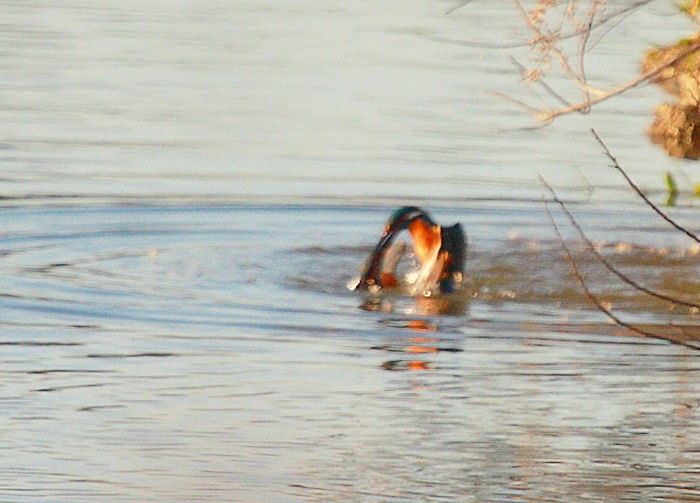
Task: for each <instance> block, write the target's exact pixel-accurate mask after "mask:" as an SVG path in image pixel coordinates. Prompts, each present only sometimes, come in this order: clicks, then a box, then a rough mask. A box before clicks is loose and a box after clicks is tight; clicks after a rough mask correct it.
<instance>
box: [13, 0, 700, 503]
mask: <svg viewBox="0 0 700 503" xmlns="http://www.w3.org/2000/svg"><path fill="white" fill-rule="evenodd" d="M53 5H54V6H53V7H43V6H39V5H33V4H30V3H27V2H5V3H4V4H3V6H2V7H0V13H2V19H3V29H2V33H1V35H0V54H2V58H0V65H2V71H1V72H0V90H1V91H2V92H1V93H0V95H1V96H2V99H1V101H0V105H1V108H0V114H1V117H2V121H1V122H0V124H1V125H0V127H1V128H2V138H1V139H0V169H1V171H0V188H1V189H2V193H1V194H0V196H2V199H1V200H0V211H2V216H3V218H2V227H0V358H1V359H0V363H1V365H0V383H1V386H0V390H1V391H0V397H1V398H0V399H1V401H2V402H1V403H2V405H3V406H2V407H1V408H0V426H1V428H2V432H3V434H2V435H1V436H0V447H2V449H1V450H0V500H1V501H3V502H4V501H8V502H15V501H22V502H24V501H47V502H48V501H51V502H55V501H66V502H73V501H76V502H82V501H85V502H87V501H90V502H92V501H146V502H148V501H159V502H160V501H162V502H165V501H168V502H170V501H183V502H185V501H187V502H190V501H232V502H292V501H314V502H315V501H348V502H349V501H353V502H354V501H377V502H394V501H396V502H419V501H420V502H422V501H506V500H514V499H519V500H526V501H562V502H568V501H601V500H604V501H666V500H673V501H698V499H700V468H699V467H700V352H698V351H697V350H694V349H692V348H689V347H685V346H682V345H677V344H670V343H667V342H665V341H659V340H655V339H644V338H640V337H636V336H634V335H631V334H629V333H627V332H625V331H623V330H621V329H619V328H617V327H615V326H614V325H612V324H610V323H609V322H608V321H607V320H606V319H605V318H604V317H603V316H602V315H601V314H600V313H599V312H598V311H596V310H595V309H593V308H592V307H591V306H590V303H589V302H588V301H587V299H586V297H585V296H584V295H583V293H581V291H580V289H579V288H578V286H577V284H576V283H575V281H574V280H573V278H572V277H571V274H570V269H569V265H568V264H567V263H566V261H565V260H564V258H563V256H562V252H561V247H560V244H559V242H558V241H557V239H556V237H555V235H554V233H553V231H552V228H551V226H550V224H549V222H548V220H547V216H546V213H545V212H544V208H543V203H542V202H541V198H542V194H543V190H542V188H541V186H540V184H539V183H538V181H537V175H538V174H541V175H543V176H544V177H546V178H547V179H548V180H549V181H550V182H551V183H552V184H553V185H555V187H556V188H557V190H558V191H559V193H560V194H561V195H562V196H564V197H566V198H567V200H568V201H570V203H571V204H570V206H571V209H572V211H573V212H574V214H575V215H576V218H577V219H578V221H579V222H580V223H581V225H582V226H583V227H584V228H585V229H586V231H587V232H588V234H589V236H590V237H591V239H592V240H593V241H594V242H595V243H596V244H597V245H599V246H600V249H601V252H602V253H603V254H604V255H605V256H606V257H607V258H608V259H610V260H611V261H613V262H615V263H616V264H618V265H620V267H622V268H624V270H625V272H627V273H628V274H630V275H631V276H633V277H635V278H637V279H639V280H640V281H641V282H644V284H645V285H648V286H650V287H653V288H656V289H662V290H664V291H666V292H668V293H670V294H672V295H676V296H679V297H683V298H685V299H687V300H689V301H692V302H698V301H699V300H700V283H699V282H698V277H699V275H698V272H699V271H700V253H699V249H698V247H697V245H694V244H693V242H692V241H689V240H688V239H686V238H684V237H682V236H681V235H679V234H678V233H675V232H673V231H672V230H670V229H668V228H667V227H666V226H665V225H664V224H663V222H662V221H660V219H659V218H658V217H656V216H655V215H653V214H652V213H651V212H649V211H648V210H647V209H645V208H644V207H643V206H641V205H640V204H639V202H638V201H637V200H636V199H635V198H634V197H632V195H631V194H630V193H629V191H628V190H627V189H626V188H625V186H624V184H623V182H622V181H621V180H619V178H618V177H617V176H615V173H614V172H612V171H611V170H610V168H609V167H608V166H607V164H608V162H607V160H606V159H605V158H604V156H603V155H601V153H600V148H599V147H597V146H596V144H595V143H594V141H593V140H592V139H591V138H590V135H589V134H588V133H587V130H588V128H590V127H595V128H596V129H597V130H598V131H599V133H600V134H601V136H603V137H604V138H605V139H606V141H607V142H608V144H609V146H610V147H611V148H612V149H613V151H614V152H615V153H616V155H617V156H618V158H619V159H620V161H621V162H622V163H623V165H624V166H625V167H627V168H628V170H629V172H630V174H631V175H632V176H633V177H634V178H635V179H636V180H638V181H639V183H640V184H642V185H643V186H645V187H647V188H649V189H650V190H651V194H652V195H654V197H655V198H656V199H657V200H658V201H660V202H662V201H663V194H662V193H661V192H660V189H662V188H663V174H664V173H665V171H667V170H672V171H673V172H674V173H675V174H676V175H677V177H678V179H679V180H681V181H683V183H685V181H687V183H688V184H690V183H692V181H693V180H696V179H697V168H696V167H695V165H692V164H690V165H689V164H683V163H678V162H677V161H671V160H668V159H667V158H665V157H664V154H663V153H662V152H661V151H659V150H658V149H656V148H654V147H652V146H650V145H648V144H647V143H646V139H645V137H644V130H645V128H646V127H647V125H648V124H649V123H650V122H651V120H652V110H653V107H654V106H655V104H656V103H657V102H658V101H659V100H662V99H664V96H663V95H661V94H660V93H659V92H657V91H656V90H655V89H652V88H648V87H646V88H645V87H643V88H640V89H637V90H634V91H633V92H632V93H630V94H629V95H626V96H625V97H623V98H621V99H619V100H613V101H610V102H609V103H606V104H604V105H603V106H602V107H601V108H600V109H598V110H596V111H595V112H594V113H593V114H591V115H590V116H586V117H571V118H564V119H563V120H562V121H560V122H557V123H555V124H553V125H552V126H550V127H548V128H545V129H535V130H532V129H524V128H523V126H529V125H531V124H532V122H531V119H530V118H529V117H528V116H526V115H522V114H521V113H520V111H519V110H517V109H514V107H513V105H511V104H509V103H506V102H504V101H501V100H499V99H497V98H495V97H493V96H491V95H489V94H487V93H485V91H488V90H495V91H500V92H508V93H510V94H513V95H515V96H517V97H519V98H522V99H532V97H531V96H530V95H529V94H528V93H527V92H526V91H523V90H522V89H521V88H519V87H518V77H517V76H516V75H514V73H513V70H512V66H511V64H510V63H509V61H508V56H510V55H514V56H516V57H518V58H522V60H523V61H525V60H526V58H527V57H528V55H527V53H526V52H525V51H523V50H522V49H518V48H515V49H509V50H491V49H485V48H482V47H465V46H458V45H449V44H445V43H438V42H436V41H435V40H433V39H432V38H431V37H432V36H445V37H456V38H460V39H465V38H469V37H472V38H470V40H473V41H477V42H480V43H483V44H491V43H502V42H503V40H504V39H505V40H513V39H516V40H517V33H516V31H515V30H516V29H517V28H519V20H518V16H517V14H516V13H515V12H514V11H513V10H512V7H511V4H510V3H508V2H503V4H501V3H500V2H474V5H469V6H466V7H463V8H462V9H459V10H458V11H455V12H454V13H453V14H451V15H449V16H446V15H445V12H446V10H447V9H449V8H450V7H452V6H453V4H449V3H445V2H437V1H427V0H424V1H417V0H411V1H408V2H401V3H397V2H355V3H350V4H348V3H347V2H334V1H332V2H324V3H323V4H322V5H316V4H314V3H313V2H308V1H306V0H298V1H294V2H286V3H284V5H278V4H275V3H266V2H259V1H256V2H248V1H247V0H243V1H239V2H234V3H228V2H215V1H208V2H199V3H197V4H195V3H190V2H184V1H175V2H172V1H171V2H167V3H166V2H149V3H144V2H130V1H126V2H120V3H119V5H118V6H115V5H113V4H112V3H109V2H85V1H84V0H83V1H80V0H75V1H72V2H71V1H61V2H56V3H54V4H53ZM672 12H673V11H672V9H671V8H670V7H669V6H668V5H666V4H663V3H659V5H658V6H652V8H648V9H647V10H645V11H640V12H638V13H635V14H634V15H633V16H631V17H629V18H626V19H625V22H624V23H622V24H620V25H618V26H617V27H616V28H615V29H614V30H612V31H610V32H607V33H606V34H602V33H601V35H600V36H598V38H596V39H595V44H594V49H593V51H592V52H591V55H590V58H591V63H590V68H589V70H588V71H589V74H590V75H591V77H592V78H593V79H596V82H597V83H598V84H599V85H609V83H610V82H612V81H617V80H626V79H629V78H633V77H634V75H635V72H636V71H637V60H635V59H634V57H632V56H630V53H632V54H635V53H639V54H641V53H642V52H643V51H644V50H646V48H648V47H649V45H650V44H654V43H664V42H670V41H673V40H674V38H678V37H679V36H682V35H687V34H688V33H687V30H689V27H688V26H687V25H686V24H684V22H683V20H682V19H680V18H677V17H673V16H671V15H670V14H672ZM486 26H487V27H489V29H488V30H486V29H485V28H484V27H486ZM679 33H680V35H679ZM630 48H633V50H631V49H630ZM611 68H612V69H614V71H615V72H616V74H615V75H614V77H615V78H613V75H612V72H611ZM553 82H554V83H560V84H562V85H564V84H565V81H564V80H563V79H559V80H557V79H556V78H555V79H554V81H553ZM696 183H697V181H696ZM655 190H658V192H655ZM408 203H411V204H419V205H421V206H424V207H425V208H426V209H428V210H429V211H431V213H432V214H433V215H434V216H435V218H436V219H437V220H439V221H440V222H444V223H446V224H450V223H452V222H456V221H459V222H461V223H462V224H463V226H464V228H465V229H466V231H467V233H468V235H469V246H470V255H469V260H468V265H467V276H468V278H469V282H468V285H467V288H466V291H465V292H464V293H463V294H460V295H458V296H457V297H455V298H450V299H445V298H443V299H440V298H438V299H413V298H408V297H402V296H396V297H388V298H385V299H383V301H382V302H381V303H380V304H372V303H369V304H368V303H367V302H366V301H365V299H364V298H363V297H362V295H359V294H357V293H354V292H350V291H349V290H348V289H347V288H346V284H347V282H348V281H349V280H350V279H351V278H352V277H353V275H354V274H356V273H357V271H358V269H359V267H360V266H361V265H362V263H363V261H364V259H365V258H366V256H367V254H368V252H369V251H370V249H371V248H372V246H373V244H374V243H375V242H376V240H377V238H378V237H379V233H380V232H381V230H382V227H383V224H384V222H385V220H386V218H387V216H388V215H389V213H390V212H391V211H392V210H393V209H394V208H395V207H396V206H398V205H401V204H408ZM554 210H556V208H554ZM697 211H698V202H697V200H696V199H695V200H694V199H693V198H691V197H682V198H681V200H680V204H679V206H678V207H676V208H673V209H670V210H669V212H670V214H671V215H672V216H673V217H674V218H676V219H677V220H679V221H680V222H683V223H684V224H686V225H688V226H696V223H697ZM555 218H556V221H557V222H558V224H559V225H560V226H561V227H562V230H563V232H564V234H565V237H566V238H567V240H569V242H570V243H571V245H572V249H573V250H574V253H575V255H576V257H577V260H579V262H580V264H581V266H582V269H583V270H584V272H585V274H586V277H587V279H588V281H589V285H590V287H591V289H592V290H594V291H595V292H596V293H597V294H599V295H601V297H602V298H604V299H605V301H606V302H609V303H610V305H611V306H612V307H613V308H616V312H617V313H618V314H619V315H620V316H621V317H623V318H624V319H625V320H627V321H632V322H636V323H640V324H643V325H644V327H646V328H648V329H649V330H652V331H660V330H668V329H667V327H666V325H668V324H669V323H673V324H675V325H677V328H676V329H674V330H676V331H677V332H683V333H685V334H686V335H687V336H689V337H691V338H692V337H695V338H698V337H700V335H699V334H698V333H697V332H698V328H697V327H698V321H699V318H698V316H699V315H698V313H697V312H695V313H694V312H692V311H691V310H688V309H675V310H672V309H669V308H668V307H667V306H665V305H663V304H662V303H660V302H655V301H651V300H649V299H647V298H645V297H644V296H642V295H640V294H638V293H635V292H634V291H631V290H630V289H629V288H628V287H626V286H625V285H624V284H622V283H620V282H619V281H617V280H615V279H614V278H612V277H611V276H610V275H609V274H607V273H606V272H605V271H604V270H603V269H602V268H601V267H600V266H597V265H596V264H594V263H593V262H592V261H591V260H590V257H588V256H587V254H586V253H585V250H584V249H583V248H582V247H581V245H577V244H576V242H577V240H578V239H579V238H578V236H577V234H576V233H575V231H574V230H573V229H572V228H571V225H570V224H569V222H568V221H567V220H566V218H564V217H563V216H562V214H561V213H560V212H557V211H555Z"/></svg>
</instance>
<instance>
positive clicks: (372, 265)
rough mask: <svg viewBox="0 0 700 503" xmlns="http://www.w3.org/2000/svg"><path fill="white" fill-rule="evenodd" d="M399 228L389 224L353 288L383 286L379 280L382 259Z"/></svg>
mask: <svg viewBox="0 0 700 503" xmlns="http://www.w3.org/2000/svg"><path fill="white" fill-rule="evenodd" d="M399 229H400V228H398V227H392V226H387V228H386V231H385V232H384V235H383V236H382V237H381V239H380V240H379V242H378V243H377V245H376V246H375V247H374V251H373V252H372V254H371V255H370V256H369V259H368V260H367V264H366V265H365V268H364V270H363V271H362V275H361V276H360V280H359V281H358V283H357V285H355V288H353V290H354V289H357V288H371V287H373V286H375V285H376V286H377V287H381V286H382V285H381V283H380V281H379V275H380V273H381V272H382V259H383V258H384V252H385V250H386V249H387V248H388V247H389V245H391V242H392V241H393V240H394V237H395V236H396V234H397V231H398V230H399Z"/></svg>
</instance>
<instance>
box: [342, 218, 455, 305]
mask: <svg viewBox="0 0 700 503" xmlns="http://www.w3.org/2000/svg"><path fill="white" fill-rule="evenodd" d="M404 229H408V231H409V232H410V233H411V237H412V241H413V250H414V252H415V254H416V257H417V258H418V260H419V261H420V263H421V268H420V270H419V271H418V273H417V276H416V278H415V280H414V281H413V282H412V284H411V286H410V290H411V291H412V292H413V293H416V294H422V295H432V294H433V293H437V292H438V291H439V292H442V293H450V292H453V291H454V290H455V289H456V288H457V287H458V285H459V284H460V283H462V281H463V271H464V261H465V256H466V249H467V245H466V240H465V236H464V232H463V231H462V226H461V225H460V224H454V225H452V226H450V227H442V226H441V225H438V224H436V223H435V222H434V221H433V220H432V219H431V218H430V215H428V213H426V212H425V211H424V210H422V209H420V208H418V207H416V206H404V207H403V208H400V209H398V210H396V211H395V212H394V213H393V214H392V215H391V217H390V218H389V220H388V221H387V224H386V228H385V230H384V234H383V235H382V237H381V239H380V240H379V243H377V246H375V248H374V251H373V252H372V254H371V255H370V257H369V259H368V261H367V263H366V264H365V268H364V269H363V271H362V275H361V276H360V279H359V280H358V282H357V284H356V285H355V288H354V289H363V290H369V291H370V292H378V291H380V290H381V289H382V288H390V287H395V286H398V280H397V279H396V277H395V276H394V267H395V266H396V263H397V262H398V260H399V259H400V258H401V257H400V254H401V253H402V252H403V249H402V248H401V249H399V250H398V254H399V256H398V257H397V256H396V255H397V253H396V246H392V243H393V241H394V238H395V237H396V236H397V235H398V234H399V233H400V232H401V231H402V230H404ZM397 244H399V243H397Z"/></svg>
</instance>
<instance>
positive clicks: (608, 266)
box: [539, 176, 700, 309]
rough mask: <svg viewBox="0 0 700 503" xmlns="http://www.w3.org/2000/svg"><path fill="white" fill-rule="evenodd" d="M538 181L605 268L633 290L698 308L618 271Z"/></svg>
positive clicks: (676, 303)
mask: <svg viewBox="0 0 700 503" xmlns="http://www.w3.org/2000/svg"><path fill="white" fill-rule="evenodd" d="M539 178H540V181H541V182H542V184H543V185H544V186H545V187H546V188H547V190H549V192H550V193H551V194H552V201H554V202H555V203H557V204H558V205H559V206H560V207H561V209H562V210H563V211H564V214H565V215H566V217H567V218H568V219H569V222H571V225H573V226H574V228H575V229H576V231H577V232H578V234H579V236H581V239H583V241H584V243H586V247H587V248H588V251H590V252H591V254H593V256H594V257H595V258H596V260H598V262H600V263H601V264H602V265H603V266H605V268H606V269H607V270H608V271H610V272H611V273H613V274H614V275H615V276H617V277H618V278H620V279H621V280H622V281H624V282H625V283H627V284H628V285H630V286H631V287H632V288H634V289H635V290H638V291H640V292H644V293H645V294H647V295H650V296H652V297H656V298H657V299H661V300H664V301H666V302H669V303H671V304H675V305H679V306H685V307H690V308H697V309H700V304H694V303H692V302H686V301H683V300H680V299H674V298H673V297H669V296H668V295H664V294H662V293H658V292H656V291H654V290H651V289H649V288H646V287H644V286H642V285H640V284H639V283H637V282H636V281H635V280H633V279H632V278H630V277H629V276H627V275H626V274H624V273H623V272H621V271H619V270H618V269H617V267H615V266H614V265H612V264H611V263H610V262H609V261H608V260H607V259H606V258H605V257H603V256H602V255H601V254H600V253H598V250H596V248H595V245H594V244H593V243H592V242H591V240H590V239H588V236H586V234H585V233H584V232H583V229H581V226H580V225H579V224H578V222H577V221H576V219H575V218H574V216H573V215H572V214H571V212H569V209H568V208H567V207H566V204H564V201H562V200H561V199H559V197H558V196H557V194H556V192H554V189H553V188H552V187H551V186H550V185H549V184H548V183H547V181H546V180H545V179H544V178H542V177H541V176H540V177H539Z"/></svg>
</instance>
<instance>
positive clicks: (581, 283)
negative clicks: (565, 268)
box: [544, 200, 700, 349]
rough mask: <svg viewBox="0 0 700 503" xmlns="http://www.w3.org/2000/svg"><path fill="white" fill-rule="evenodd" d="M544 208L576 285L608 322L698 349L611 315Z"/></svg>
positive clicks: (633, 331)
mask: <svg viewBox="0 0 700 503" xmlns="http://www.w3.org/2000/svg"><path fill="white" fill-rule="evenodd" d="M544 208H545V211H546V212H547V216H548V217H549V221H550V223H551V225H552V228H553V229H554V232H555V233H556V235H557V238H558V239H559V242H560V243H561V246H562V250H563V251H564V255H565V256H566V260H567V262H568V263H569V265H570V266H571V270H572V272H573V274H574V277H575V278H576V281H577V283H578V284H579V286H580V287H581V289H582V290H583V292H584V293H585V294H586V297H587V298H588V300H589V301H590V302H591V303H592V304H593V305H594V306H596V307H597V308H598V310H599V311H601V312H602V313H603V314H605V316H607V317H608V318H609V319H610V320H612V321H613V322H614V323H615V324H616V325H618V326H620V327H623V328H626V329H627V330H629V331H630V332H632V333H635V334H637V335H640V336H642V337H649V338H652V339H663V340H666V341H669V342H673V343H674V344H680V345H683V346H686V347H689V348H692V349H700V348H699V347H697V346H695V345H693V344H690V343H689V342H688V341H687V340H685V339H684V338H682V337H677V336H674V335H671V334H659V333H655V332H649V331H647V330H643V329H641V328H639V327H635V326H634V325H631V324H629V323H626V322H624V321H622V320H621V319H620V318H619V317H617V316H616V315H615V314H613V313H612V312H611V311H610V310H609V309H607V308H606V307H605V306H604V305H603V303H602V302H601V301H600V300H599V299H598V298H597V297H596V296H595V295H594V294H593V293H592V292H591V291H590V289H589V288H588V285H586V282H585V280H584V279H583V276H582V275H581V273H580V271H579V269H578V266H577V265H576V261H575V260H574V259H573V257H572V256H571V252H570V251H569V247H568V246H567V245H566V241H565V240H564V237H563V236H562V235H561V232H560V231H559V227H557V224H556V222H555V221H554V217H553V216H552V213H551V212H550V211H549V206H548V205H547V201H546V200H545V201H544Z"/></svg>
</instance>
